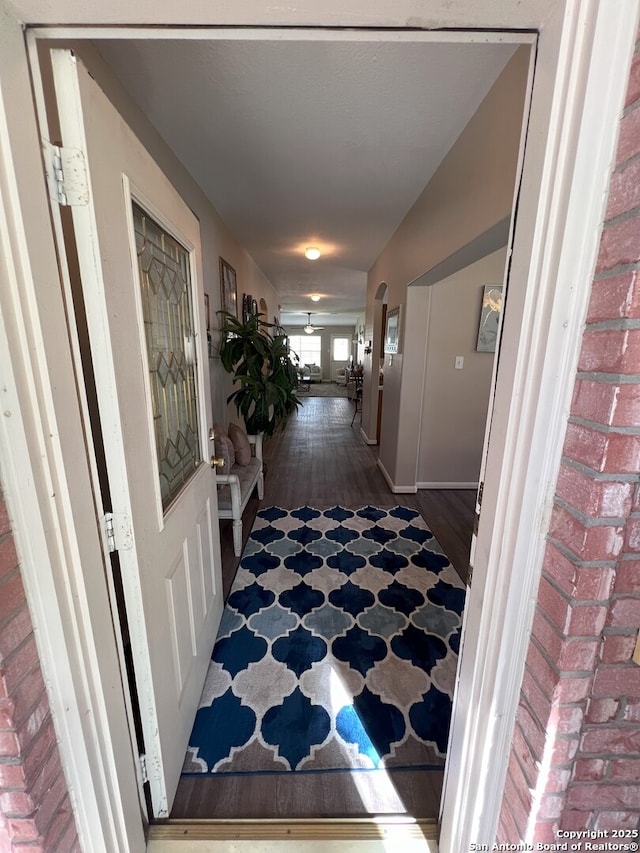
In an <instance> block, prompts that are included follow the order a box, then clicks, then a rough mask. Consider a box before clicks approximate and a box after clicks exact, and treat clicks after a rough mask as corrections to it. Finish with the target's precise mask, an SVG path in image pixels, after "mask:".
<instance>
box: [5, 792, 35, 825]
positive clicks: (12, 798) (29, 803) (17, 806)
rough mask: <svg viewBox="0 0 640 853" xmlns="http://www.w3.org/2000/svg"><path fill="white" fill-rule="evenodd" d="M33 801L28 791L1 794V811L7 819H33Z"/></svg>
mask: <svg viewBox="0 0 640 853" xmlns="http://www.w3.org/2000/svg"><path fill="white" fill-rule="evenodd" d="M33 810H34V805H33V800H32V799H31V797H30V796H29V795H28V794H27V793H26V791H2V792H0V811H2V813H3V814H4V815H5V817H10V818H15V817H31V813H32V812H33Z"/></svg>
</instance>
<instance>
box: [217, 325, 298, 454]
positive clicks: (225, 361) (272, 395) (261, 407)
mask: <svg viewBox="0 0 640 853" xmlns="http://www.w3.org/2000/svg"><path fill="white" fill-rule="evenodd" d="M219 313H220V314H221V315H222V319H223V324H222V328H221V330H220V331H221V333H222V343H221V345H220V359H221V361H222V366H223V367H224V369H225V370H226V371H227V373H230V374H231V375H232V376H233V379H234V382H235V383H236V384H237V385H238V386H239V387H238V388H236V390H235V391H233V393H232V394H230V395H229V397H228V398H227V402H228V403H230V402H233V404H234V405H235V407H236V411H237V412H238V414H239V415H242V417H243V419H244V422H245V426H246V428H247V432H249V433H252V434H257V433H260V432H261V433H264V435H265V437H267V438H268V437H269V436H271V435H273V434H274V432H275V431H276V430H277V429H278V428H279V427H280V426H282V425H283V424H284V422H285V421H286V419H287V417H288V416H289V415H290V414H291V412H293V411H295V409H297V408H298V406H299V405H300V401H299V400H298V398H297V397H296V395H295V390H296V388H297V385H298V374H297V370H296V366H295V365H294V363H293V361H292V359H291V356H290V353H289V348H288V346H287V337H286V335H285V334H279V333H277V334H274V335H272V334H271V333H270V331H269V330H270V329H273V328H274V327H273V325H272V324H271V323H267V322H265V321H264V320H261V319H260V315H259V314H250V315H249V316H248V317H247V319H246V320H245V321H242V320H238V319H237V318H236V317H234V316H233V314H229V313H227V312H224V311H220V312H219ZM294 357H295V356H294ZM295 358H297V357H295Z"/></svg>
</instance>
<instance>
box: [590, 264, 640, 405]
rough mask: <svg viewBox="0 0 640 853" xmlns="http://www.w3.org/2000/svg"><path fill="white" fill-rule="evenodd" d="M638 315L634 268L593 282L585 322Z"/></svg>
mask: <svg viewBox="0 0 640 853" xmlns="http://www.w3.org/2000/svg"><path fill="white" fill-rule="evenodd" d="M638 317H640V276H638V272H637V271H636V270H631V271H630V272H626V273H623V274H622V275H617V276H612V277H611V278H605V279H601V280H600V281H594V282H593V284H592V285H591V296H590V300H589V308H588V311H587V323H598V322H603V321H606V320H621V319H625V318H628V319H637V318H638ZM589 420H591V418H590V419H589Z"/></svg>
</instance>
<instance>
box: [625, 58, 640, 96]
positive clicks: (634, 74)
mask: <svg viewBox="0 0 640 853" xmlns="http://www.w3.org/2000/svg"><path fill="white" fill-rule="evenodd" d="M638 98H640V53H635V54H634V55H633V60H632V62H631V71H630V73H629V85H628V88H627V95H626V97H625V99H624V105H625V107H628V106H630V105H631V104H632V103H633V102H634V101H637V100H638Z"/></svg>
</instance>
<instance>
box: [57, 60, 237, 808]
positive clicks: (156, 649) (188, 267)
mask: <svg viewBox="0 0 640 853" xmlns="http://www.w3.org/2000/svg"><path fill="white" fill-rule="evenodd" d="M52 62H53V71H54V80H55V90H56V98H57V103H58V112H59V118H60V126H61V132H62V141H63V146H64V149H63V150H64V152H65V157H66V156H67V155H68V156H69V157H70V159H71V160H72V161H74V162H76V163H77V164H79V165H78V171H79V172H81V171H83V168H86V173H87V175H86V177H87V182H86V191H85V198H84V199H81V203H80V204H79V205H76V206H73V207H72V216H73V226H74V232H75V239H76V242H77V249H78V258H79V265H80V274H81V278H82V293H83V299H84V303H85V310H86V318H87V326H88V335H89V345H90V350H91V358H92V361H93V369H94V375H95V381H96V392H97V400H98V410H99V417H100V425H101V430H102V437H103V444H104V453H105V459H106V469H107V480H108V490H109V494H110V501H111V506H112V508H113V513H112V515H111V517H109V516H108V517H107V522H108V524H107V527H106V535H105V546H106V547H110V550H113V549H114V548H115V549H116V550H117V551H118V558H119V561H120V566H121V572H122V584H123V591H124V599H125V606H126V618H127V622H128V628H129V633H130V642H131V650H132V657H133V665H134V672H135V681H136V689H137V694H138V699H139V706H140V714H141V722H142V730H143V737H144V746H145V752H146V768H147V775H148V779H149V783H150V793H151V801H152V805H153V813H154V816H155V817H166V816H167V815H168V813H169V809H170V806H171V803H172V800H173V797H174V795H175V790H176V786H177V784H178V780H179V777H180V771H181V768H182V763H183V760H184V755H185V752H186V746H187V741H188V738H189V734H190V731H191V727H192V724H193V720H194V717H195V712H196V709H197V705H198V701H199V698H200V693H201V690H202V685H203V682H204V678H205V674H206V671H207V666H208V662H209V658H210V654H211V649H212V647H213V643H214V640H215V635H216V631H217V627H218V623H219V620H220V616H221V612H222V584H221V579H220V542H219V533H218V524H217V497H216V487H215V478H214V474H213V472H212V470H211V468H210V466H209V463H208V461H207V460H208V457H209V452H208V424H207V418H208V417H209V413H210V411H211V402H210V387H209V374H208V358H207V355H206V332H205V318H204V294H203V282H202V268H201V257H200V234H199V224H198V221H197V219H196V217H195V216H194V215H193V213H192V212H191V211H190V210H189V209H188V208H187V206H186V205H185V204H184V202H183V201H182V200H181V198H180V197H179V196H178V194H177V193H176V191H175V189H174V188H173V187H172V186H171V184H170V183H169V181H168V180H167V179H166V178H165V176H164V175H163V174H162V172H161V171H160V169H159V168H158V166H157V165H156V164H155V162H154V161H153V160H152V159H151V157H150V156H149V154H148V152H147V151H146V150H145V149H144V148H143V147H142V145H141V143H140V142H139V141H138V139H137V138H136V137H135V136H134V134H133V132H132V131H131V130H130V129H129V128H128V126H127V125H126V124H125V122H124V121H123V119H122V118H121V116H120V115H119V113H118V112H117V111H116V110H115V108H114V107H113V105H112V104H111V103H110V102H109V101H108V99H107V98H106V96H105V95H104V93H103V92H102V91H101V90H100V88H99V87H98V86H97V84H96V83H95V82H94V81H93V80H92V79H91V77H90V76H89V74H88V72H87V71H86V69H85V68H84V66H83V65H82V64H81V63H80V62H79V61H77V60H76V58H75V57H74V55H73V54H72V53H71V52H69V51H64V50H54V51H52ZM87 196H88V199H87ZM82 202H84V203H82Z"/></svg>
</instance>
